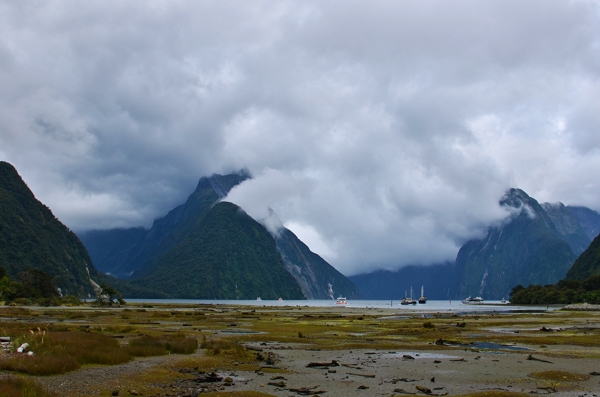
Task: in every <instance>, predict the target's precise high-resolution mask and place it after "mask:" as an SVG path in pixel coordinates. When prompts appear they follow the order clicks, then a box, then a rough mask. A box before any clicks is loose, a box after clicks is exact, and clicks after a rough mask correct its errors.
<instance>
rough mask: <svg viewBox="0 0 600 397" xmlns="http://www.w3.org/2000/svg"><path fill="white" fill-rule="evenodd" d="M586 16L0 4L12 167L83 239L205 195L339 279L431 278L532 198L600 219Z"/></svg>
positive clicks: (595, 52) (443, 7)
mask: <svg viewBox="0 0 600 397" xmlns="http://www.w3.org/2000/svg"><path fill="white" fill-rule="evenodd" d="M599 19H600V15H599V9H598V6H597V4H596V3H595V2H587V1H572V2H547V1H528V2H522V1H486V2H482V1H463V2H446V1H418V2H417V1H415V2H387V1H381V2H369V3H366V2H362V1H361V2H359V1H330V2H317V1H315V2H309V1H303V2H292V1H289V2H286V1H253V2H242V3H240V2H227V1H213V2H186V1H175V2H173V1H170V2H162V1H153V2H144V3H140V2H122V1H113V2H110V1H109V2H72V1H49V2H37V1H31V2H27V1H23V2H2V3H0V33H1V34H0V37H1V38H0V128H1V131H0V157H1V158H2V159H4V160H7V161H10V162H12V163H13V164H14V165H15V166H16V167H17V169H18V170H19V172H20V173H21V174H22V175H23V177H24V179H25V180H26V181H27V182H28V184H29V186H30V187H31V188H32V190H34V192H35V193H36V195H37V196H38V197H39V198H40V199H41V200H42V201H43V202H45V203H46V204H47V205H49V206H50V207H51V208H52V209H53V210H54V212H55V213H56V214H57V215H58V216H59V217H60V219H61V220H63V221H64V222H65V223H66V224H67V225H68V226H69V227H71V228H73V229H75V230H85V229H90V228H107V227H114V226H135V225H140V224H143V225H146V226H148V225H149V224H150V223H151V222H152V220H153V219H154V218H155V217H157V216H160V215H163V214H164V213H165V212H166V211H167V210H169V209H170V208H172V207H174V206H175V205H177V204H179V203H181V202H183V200H185V197H186V196H187V195H188V194H189V193H190V192H191V191H192V190H193V189H194V186H195V184H196V183H197V180H198V178H199V177H201V176H203V175H210V174H211V173H213V172H221V173H223V172H230V171H234V170H236V169H240V168H244V167H247V168H248V169H249V170H250V171H251V172H252V173H253V175H254V176H255V179H254V180H252V181H248V182H245V183H244V184H243V185H241V186H239V187H238V188H236V189H235V190H234V191H232V193H231V194H230V196H229V198H228V199H230V200H232V201H234V202H236V203H238V204H240V205H241V206H242V207H244V209H246V210H247V211H248V212H249V213H250V214H251V215H253V216H255V217H256V218H263V217H265V216H267V215H268V211H267V208H268V207H271V208H273V209H274V210H275V212H276V213H277V215H278V216H279V218H280V219H281V221H282V222H283V224H285V225H287V226H289V227H290V228H292V229H293V230H294V231H296V232H297V233H298V234H299V235H300V237H301V238H303V239H305V240H306V242H307V243H309V245H310V246H311V247H313V248H314V249H315V250H317V251H318V252H320V253H322V254H323V255H324V256H325V257H326V259H328V260H330V261H331V263H332V264H334V265H335V266H336V267H337V268H338V269H340V270H342V271H344V272H346V273H356V272H360V271H365V270H367V269H374V268H376V267H384V268H395V267H398V266H402V265H406V264H409V263H421V264H428V263H432V262H437V261H442V260H446V259H452V258H453V257H454V256H455V255H456V251H457V249H458V247H459V246H460V244H461V243H462V242H464V241H465V240H466V239H468V238H472V237H474V236H477V235H478V234H479V233H481V230H483V228H484V227H485V226H486V225H487V224H489V222H493V221H495V220H498V219H500V218H502V217H503V216H505V214H504V213H503V212H502V211H501V210H500V209H499V208H498V206H497V201H498V199H499V197H500V196H501V195H502V193H503V191H504V190H505V189H506V188H508V187H521V188H523V189H525V190H526V191H527V192H528V193H529V194H531V195H533V196H534V197H536V198H538V199H540V200H542V201H558V200H561V201H563V202H566V203H569V204H580V205H587V206H590V207H592V208H595V209H600V205H599V204H598V197H599V194H600V186H599V185H598V182H597V178H594V175H595V172H596V170H597V169H598V168H599V166H600V140H599V138H598V136H600V135H598V130H599V128H600V119H599V118H598V112H597V107H598V106H597V98H598V97H599V94H600V84H599V83H598V74H599V72H600V55H599V54H600V51H599V50H600V31H599V30H600V23H598V22H599Z"/></svg>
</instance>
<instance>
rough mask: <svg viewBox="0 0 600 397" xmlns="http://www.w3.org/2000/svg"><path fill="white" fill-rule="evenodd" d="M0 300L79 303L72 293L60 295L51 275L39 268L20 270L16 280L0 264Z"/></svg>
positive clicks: (30, 302)
mask: <svg viewBox="0 0 600 397" xmlns="http://www.w3.org/2000/svg"><path fill="white" fill-rule="evenodd" d="M0 302H4V304H9V305H10V304H14V305H38V306H59V305H71V304H79V303H80V301H79V299H78V298H77V297H75V296H73V295H67V296H60V294H59V292H58V289H57V288H56V284H55V281H54V279H53V278H52V277H50V276H49V275H47V274H46V273H44V272H43V271H42V270H39V269H33V268H30V269H27V270H25V271H22V272H20V273H19V274H18V275H17V277H16V280H14V279H12V278H10V277H9V275H8V274H7V272H6V269H4V267H2V266H0Z"/></svg>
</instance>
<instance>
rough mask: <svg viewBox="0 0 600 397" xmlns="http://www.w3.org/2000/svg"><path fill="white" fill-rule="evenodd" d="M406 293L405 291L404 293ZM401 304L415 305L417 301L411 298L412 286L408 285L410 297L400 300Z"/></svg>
mask: <svg viewBox="0 0 600 397" xmlns="http://www.w3.org/2000/svg"><path fill="white" fill-rule="evenodd" d="M404 295H406V292H405V293H404ZM400 304H401V305H416V304H417V301H416V300H414V299H413V291H412V287H410V298H406V297H405V298H404V299H402V300H401V301H400Z"/></svg>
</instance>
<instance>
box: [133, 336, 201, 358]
mask: <svg viewBox="0 0 600 397" xmlns="http://www.w3.org/2000/svg"><path fill="white" fill-rule="evenodd" d="M127 350H128V351H129V353H130V354H131V355H133V356H138V357H144V356H162V355H165V354H168V353H173V354H191V353H193V352H195V351H196V350H198V341H197V340H196V338H189V337H186V336H185V335H182V334H176V335H169V336H148V335H147V336H142V337H139V338H136V339H134V340H132V341H131V342H129V346H128V348H127Z"/></svg>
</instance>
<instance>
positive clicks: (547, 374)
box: [527, 371, 590, 382]
mask: <svg viewBox="0 0 600 397" xmlns="http://www.w3.org/2000/svg"><path fill="white" fill-rule="evenodd" d="M527 376H529V377H530V378H534V379H544V380H552V381H557V382H580V381H584V380H588V379H589V378H590V376H589V375H587V374H576V373H573V372H566V371H543V372H534V373H532V374H528V375H527Z"/></svg>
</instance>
